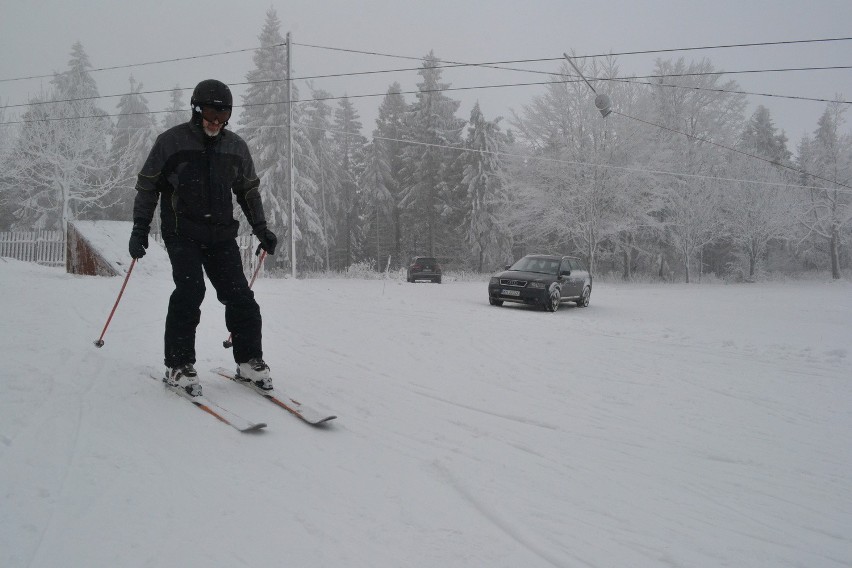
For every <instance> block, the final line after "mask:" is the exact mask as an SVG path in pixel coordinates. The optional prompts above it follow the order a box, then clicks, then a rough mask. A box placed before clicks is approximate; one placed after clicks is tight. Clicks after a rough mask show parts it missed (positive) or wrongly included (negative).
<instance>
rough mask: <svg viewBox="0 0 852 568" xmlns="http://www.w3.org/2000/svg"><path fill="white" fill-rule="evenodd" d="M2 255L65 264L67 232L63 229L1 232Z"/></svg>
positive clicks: (0, 250)
mask: <svg viewBox="0 0 852 568" xmlns="http://www.w3.org/2000/svg"><path fill="white" fill-rule="evenodd" d="M0 257H7V258H14V259H16V260H23V261H26V262H35V263H38V264H42V265H44V266H57V267H64V266H65V233H64V232H62V231H42V230H38V231H4V232H0Z"/></svg>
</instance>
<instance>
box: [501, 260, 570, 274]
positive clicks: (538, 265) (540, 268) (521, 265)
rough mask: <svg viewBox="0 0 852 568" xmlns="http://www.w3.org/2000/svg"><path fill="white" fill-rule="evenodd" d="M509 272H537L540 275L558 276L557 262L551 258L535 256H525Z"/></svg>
mask: <svg viewBox="0 0 852 568" xmlns="http://www.w3.org/2000/svg"><path fill="white" fill-rule="evenodd" d="M509 270H519V271H523V272H538V273H540V274H558V272H559V260H558V259H552V258H540V257H535V256H525V257H524V258H522V259H521V260H519V261H518V262H516V263H515V264H513V265H512V266H511V267H510V268H509Z"/></svg>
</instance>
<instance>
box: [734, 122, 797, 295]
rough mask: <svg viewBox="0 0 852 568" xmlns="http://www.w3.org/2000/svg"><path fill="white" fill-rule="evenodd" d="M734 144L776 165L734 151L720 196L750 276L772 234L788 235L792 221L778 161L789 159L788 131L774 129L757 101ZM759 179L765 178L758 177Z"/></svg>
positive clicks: (791, 206) (790, 202)
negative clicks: (736, 153)
mask: <svg viewBox="0 0 852 568" xmlns="http://www.w3.org/2000/svg"><path fill="white" fill-rule="evenodd" d="M738 148H739V149H741V150H743V151H745V152H747V153H748V154H751V155H753V156H758V157H760V158H764V159H766V160H771V161H773V162H775V163H777V164H779V165H778V166H773V165H771V164H767V163H766V162H762V161H760V160H758V159H755V158H752V157H749V156H743V155H734V156H732V158H731V162H730V164H729V170H728V172H729V177H731V178H733V179H736V180H754V183H749V182H748V181H734V182H731V183H730V184H728V185H727V186H726V188H725V192H724V195H723V199H722V208H723V212H724V221H725V225H726V227H727V231H728V238H729V239H730V241H731V243H733V245H734V246H735V247H736V249H737V250H738V252H739V254H740V256H741V257H742V258H743V259H744V260H745V262H746V264H747V266H748V278H749V279H753V278H754V276H755V272H756V270H757V267H758V264H759V262H760V261H761V260H762V259H763V258H764V257H765V256H766V254H767V251H768V248H769V244H770V243H771V242H772V241H773V240H780V239H785V238H787V237H790V236H791V235H792V229H793V227H794V225H795V222H796V221H795V203H794V201H793V199H792V192H791V191H790V188H789V187H785V180H787V181H789V179H787V178H789V176H788V175H786V173H785V170H784V169H783V168H781V165H789V164H790V156H791V153H790V151H789V150H788V149H787V137H786V136H785V135H784V133H783V132H778V130H777V129H776V127H775V124H774V123H773V121H772V117H771V115H770V112H769V110H768V109H767V108H766V107H763V106H758V107H757V110H755V112H754V114H752V116H751V118H750V119H749V121H748V122H747V123H746V125H745V128H744V130H743V133H742V136H741V137H740V141H739V144H738ZM760 182H764V183H760Z"/></svg>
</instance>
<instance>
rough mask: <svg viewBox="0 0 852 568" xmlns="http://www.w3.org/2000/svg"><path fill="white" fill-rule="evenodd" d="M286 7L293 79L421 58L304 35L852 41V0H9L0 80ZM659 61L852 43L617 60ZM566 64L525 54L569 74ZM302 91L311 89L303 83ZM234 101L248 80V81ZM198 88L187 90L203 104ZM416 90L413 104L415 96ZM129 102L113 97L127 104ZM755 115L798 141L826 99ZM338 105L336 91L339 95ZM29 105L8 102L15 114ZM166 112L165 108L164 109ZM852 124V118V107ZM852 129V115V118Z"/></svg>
mask: <svg viewBox="0 0 852 568" xmlns="http://www.w3.org/2000/svg"><path fill="white" fill-rule="evenodd" d="M270 7H274V8H275V9H276V11H277V14H278V17H279V19H280V21H281V33H282V35H284V34H286V32H288V31H290V32H292V34H293V41H294V42H295V44H296V45H295V46H294V50H293V67H294V76H295V77H305V76H313V75H325V74H334V73H351V72H358V71H374V70H387V69H397V68H412V67H415V68H416V67H418V66H419V63H418V62H417V61H409V60H405V59H398V58H389V57H379V56H375V55H358V54H352V53H346V52H341V51H332V50H326V49H318V48H314V47H307V46H303V45H298V44H300V43H302V44H313V45H319V46H327V47H335V48H345V49H353V50H363V51H372V52H379V53H385V54H393V55H402V56H410V57H420V56H423V55H424V54H426V53H428V52H429V51H430V50H434V52H435V55H437V56H438V57H439V58H441V59H444V60H452V61H460V62H493V61H504V60H518V59H536V58H554V57H560V56H561V55H562V53H563V52H565V51H568V52H571V51H572V50H573V51H574V52H576V54H577V55H586V54H601V53H608V52H625V51H636V50H654V49H673V48H683V47H695V46H708V45H727V44H736V43H753V42H774V41H789V40H801V39H819V38H836V37H849V36H852V26H850V23H852V2H850V1H849V0H837V1H833V0H817V1H814V2H804V1H800V2H789V1H779V0H774V1H769V0H761V1H753V0H747V1H744V0H740V1H728V0H723V1H716V2H688V1H681V2H664V1H658V0H653V1H642V2H631V1H628V0H617V1H611V2H605V1H603V2H572V1H569V0H526V1H523V2H521V1H517V0H516V1H508V0H489V1H485V0H479V1H465V0H454V1H452V0H424V1H417V2H405V1H399V0H396V1H392V0H370V1H367V2H353V1H351V0H350V1H343V0H329V1H323V0H290V1H287V2H282V1H278V0H273V1H272V2H270V1H268V0H267V1H264V2H260V1H255V0H244V1H240V2H236V1H224V0H206V1H205V2H203V3H199V2H186V1H180V0H178V1H174V2H167V1H165V0H152V1H144V0H135V1H126V0H109V1H108V0H79V1H78V2H67V1H60V0H0V54H2V57H0V80H2V79H10V78H16V77H22V76H31V75H45V74H50V73H52V72H54V71H64V70H65V69H66V68H67V63H68V60H69V57H70V51H71V46H72V45H73V43H74V42H75V41H78V40H79V41H80V42H82V44H83V47H84V48H85V50H86V53H87V54H88V55H89V58H90V61H91V63H92V66H93V67H94V68H100V67H110V66H119V65H128V64H132V63H141V62H148V61H158V60H165V59H174V58H185V57H191V56H197V55H203V54H209V53H215V52H222V51H232V50H244V49H250V48H254V47H257V46H258V45H259V41H258V36H259V34H260V32H261V29H262V27H263V25H264V22H265V14H266V11H267V10H268V9H269V8H270ZM251 57H252V53H251V52H243V53H235V54H230V55H220V56H216V57H206V58H199V59H192V60H187V61H181V62H174V63H163V64H156V65H146V66H138V67H133V68H126V69H118V70H110V71H97V72H94V73H92V76H93V77H94V78H95V80H96V81H97V84H98V89H99V91H100V94H101V95H111V94H121V93H125V92H127V91H128V84H129V83H128V79H129V77H130V75H131V74H132V75H133V77H134V78H135V79H136V80H137V81H141V82H142V83H143V87H144V88H143V90H146V91H147V90H165V91H168V90H170V89H171V88H173V87H175V86H176V85H179V86H181V87H183V88H187V89H191V88H192V87H193V86H194V85H195V84H196V83H197V82H198V81H200V80H202V79H206V78H217V79H220V80H222V81H224V82H226V83H229V84H232V85H233V84H235V83H240V82H245V80H246V79H245V75H246V73H247V72H248V71H249V70H250V69H251V68H252V67H253V65H252V60H251ZM657 57H662V58H664V59H675V58H678V57H684V58H685V59H686V61H687V62H688V61H690V60H692V59H700V58H702V57H707V58H709V59H710V61H711V62H712V63H713V65H714V66H715V67H716V68H718V69H723V70H728V71H734V70H745V69H774V68H782V67H783V68H788V67H817V66H819V67H822V66H829V65H852V42H831V43H823V44H799V45H788V46H767V47H748V48H736V49H733V48H731V49H715V50H702V51H690V52H674V53H661V54H652V55H641V56H640V55H631V56H621V57H619V58H618V61H619V64H620V69H621V72H622V75H625V74H643V75H644V74H650V73H651V72H652V71H653V64H654V60H655V58H657ZM558 66H559V62H545V63H524V64H513V65H511V67H524V68H527V69H534V70H545V71H555V70H556V69H557V68H558ZM442 79H443V81H444V82H446V83H451V85H452V86H453V87H473V86H482V85H497V84H507V83H522V82H536V81H545V80H546V79H547V76H545V75H538V74H532V73H523V72H517V71H507V70H489V69H471V68H462V69H448V70H445V71H444V72H443V77H442ZM723 79H724V80H728V79H735V80H736V81H738V82H739V84H740V86H741V88H742V90H745V91H751V92H761V93H771V94H778V95H792V96H802V97H817V98H832V97H834V96H836V95H838V94H842V95H843V98H844V99H845V100H849V99H850V97H852V71H850V70H839V71H838V70H835V71H812V72H786V73H761V74H753V75H726V76H724V78H723ZM419 80H420V77H419V75H417V73H416V71H400V72H395V73H382V74H375V75H367V76H364V77H338V78H329V79H315V80H313V84H314V86H315V87H318V88H322V89H324V90H327V91H330V92H331V93H332V94H333V95H338V96H339V95H344V94H348V95H350V96H352V97H357V96H358V95H368V94H377V95H381V94H383V93H384V92H385V91H386V90H387V87H388V85H390V84H391V83H392V82H393V81H398V82H399V83H400V85H401V86H402V89H403V91H410V90H415V89H416V84H417V82H418V81H419ZM49 82H50V78H43V79H30V80H23V81H2V82H0V103H2V104H18V103H25V102H26V101H27V99H28V97H30V96H34V95H37V94H38V93H39V92H40V90H41V89H46V88H47V87H48V86H49ZM298 87H299V88H300V91H301V95H302V97H303V98H306V97H307V95H308V93H309V90H308V88H307V86H306V85H305V82H304V81H300V82H299V83H298ZM233 90H234V95H235V104H240V103H241V97H240V95H241V94H242V93H244V92H245V87H242V86H238V85H236V86H234V89H233ZM190 92H191V91H189V90H188V91H186V92H185V96H184V100H185V101H186V103H187V105H188V103H189V94H190ZM543 92H544V87H543V86H525V87H503V88H489V89H475V90H464V91H453V92H450V93H448V96H450V97H451V98H453V99H456V100H460V101H462V107H461V108H460V110H459V112H458V116H459V117H460V118H464V119H467V118H468V117H469V112H470V108H471V107H472V105H473V103H474V102H475V101H477V100H478V101H479V102H480V105H481V107H482V110H483V112H484V113H485V116H486V118H488V119H492V118H494V117H496V116H505V117H509V116H510V113H511V110H512V109H514V110H515V111H518V112H520V111H521V110H522V107H523V105H525V104H528V103H529V102H531V101H532V98H533V97H534V96H536V95H540V94H543ZM146 97H147V99H148V105H149V108H150V109H151V110H152V111H156V110H163V109H164V108H165V107H166V106H167V102H168V94H167V93H164V94H162V95H158V94H150V95H146ZM406 100H408V101H409V102H411V101H412V100H413V96H412V95H407V96H406ZM380 101H381V96H376V97H365V98H354V99H353V102H354V103H355V105H356V108H357V109H358V110H359V112H360V114H361V121H362V123H363V124H364V130H365V132H364V133H365V134H367V135H369V133H370V132H371V131H372V129H373V128H374V120H375V116H376V109H377V108H378V105H379V103H380ZM117 102H118V97H114V98H105V99H102V100H101V101H99V106H100V107H101V108H103V109H104V110H106V111H107V112H110V113H114V112H116V110H115V105H116V103H117ZM748 103H749V107H748V109H747V114H748V115H750V114H751V112H753V110H754V108H755V107H756V105H758V104H762V105H764V106H766V107H767V108H769V109H770V111H771V112H772V117H773V119H774V121H775V124H776V126H778V127H779V128H781V129H784V130H785V131H786V133H787V136H788V137H789V138H790V149H791V150H792V151H794V152H795V150H796V147H795V146H796V144H797V143H798V141H799V139H800V138H801V136H802V134H804V133H812V132H813V130H814V129H815V128H816V124H817V119H818V118H819V116H820V115H821V114H822V112H823V111H824V109H825V103H819V102H810V101H795V100H785V99H779V98H770V97H763V96H749V97H748ZM332 104H334V102H333V101H332ZM19 110H20V109H9V110H7V113H6V120H9V119H10V118H14V117H15V115H16V113H17V112H18V111H19ZM157 116H158V118H160V117H162V115H157ZM847 120H849V121H850V122H852V115H847ZM847 127H849V122H848V123H847Z"/></svg>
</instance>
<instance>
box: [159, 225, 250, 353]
mask: <svg viewBox="0 0 852 568" xmlns="http://www.w3.org/2000/svg"><path fill="white" fill-rule="evenodd" d="M166 250H167V251H168V253H169V260H170V261H171V263H172V277H173V278H174V281H175V291H174V292H172V296H171V298H170V299H169V313H168V315H167V316H166V333H165V363H166V366H167V367H176V366H178V365H183V364H186V363H195V329H196V327H198V323H199V321H201V302H202V301H203V300H204V292H205V285H204V272H206V273H207V278H208V279H209V280H210V283H211V284H213V288H215V289H216V297H217V298H218V299H219V301H220V302H222V304H224V305H225V325H226V326H227V328H228V331H230V332H231V335H232V338H231V341H232V343H233V349H234V360H235V361H236V362H237V363H245V362H246V361H248V360H249V359H252V358H254V357H262V356H263V349H262V347H261V323H262V322H261V317H260V307H259V306H258V305H257V302H256V301H255V299H254V292H252V291H251V289H249V286H248V281H247V280H246V277H245V274H243V265H242V259H241V258H240V250H239V247H238V246H237V241H236V240H235V239H229V240H226V241H221V242H218V243H211V244H202V243H198V242H196V241H192V240H189V239H186V238H180V237H174V238H169V239H167V240H166Z"/></svg>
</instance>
